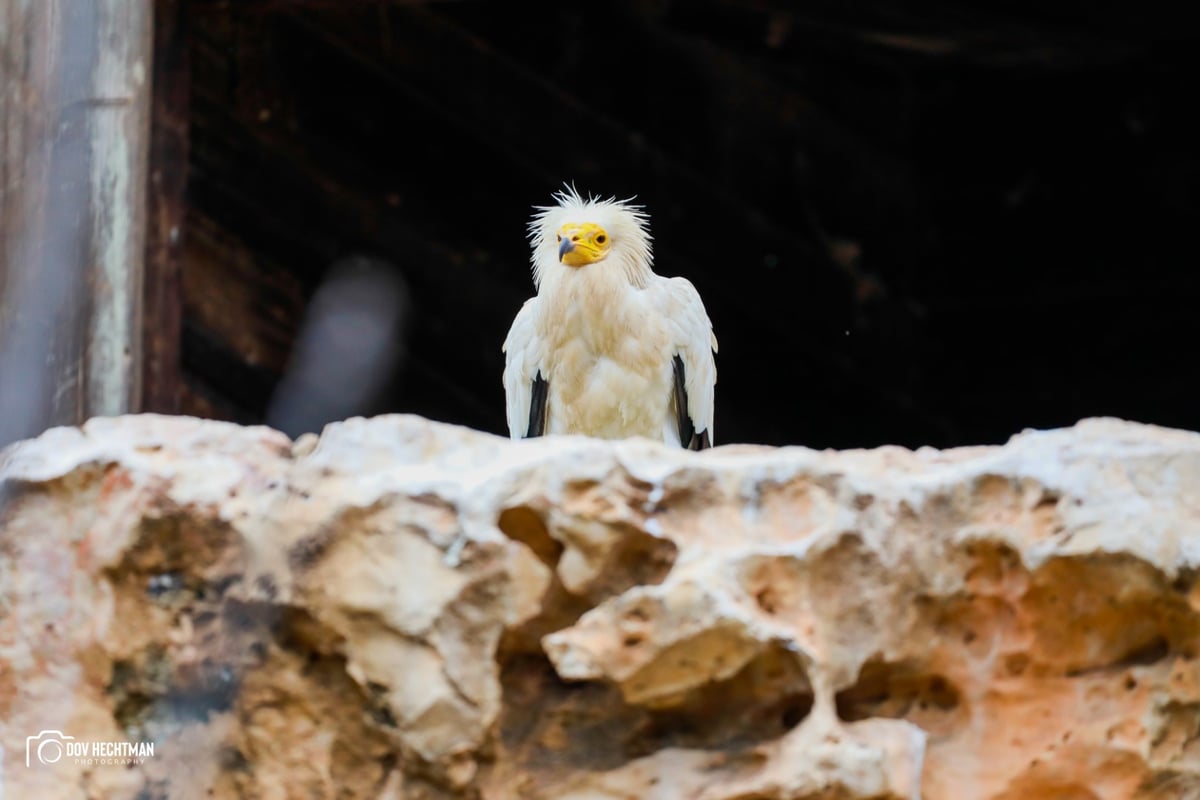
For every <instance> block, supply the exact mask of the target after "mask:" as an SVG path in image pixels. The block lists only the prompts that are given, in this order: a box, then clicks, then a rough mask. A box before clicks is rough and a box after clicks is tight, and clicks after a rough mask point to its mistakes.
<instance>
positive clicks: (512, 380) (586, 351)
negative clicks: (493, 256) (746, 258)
mask: <svg viewBox="0 0 1200 800" xmlns="http://www.w3.org/2000/svg"><path fill="white" fill-rule="evenodd" d="M554 199H555V200H556V201H557V205H553V206H547V207H543V208H539V209H538V213H536V214H535V215H534V217H533V220H532V222H531V223H530V226H529V227H530V238H531V240H532V244H533V276H534V284H535V286H536V287H537V295H536V296H535V297H533V298H531V299H530V300H528V301H526V303H525V304H524V305H523V306H522V307H521V310H520V311H519V312H518V313H517V317H516V319H515V320H513V324H512V328H511V329H510V330H509V333H508V338H507V339H506V340H505V342H504V351H505V353H506V364H505V369H504V389H505V393H506V395H507V402H508V429H509V433H510V435H511V436H512V438H514V439H519V438H523V437H525V436H529V435H533V436H536V435H541V434H543V433H554V434H564V433H574V434H583V435H587V436H596V437H600V438H606V439H620V438H626V437H631V436H644V437H648V438H652V439H661V440H663V441H665V442H668V443H672V444H679V445H682V446H684V447H692V448H696V449H698V448H701V447H707V446H709V445H711V444H712V442H713V404H714V387H715V385H716V381H717V370H716V364H715V363H714V358H713V353H714V352H715V351H716V349H717V340H716V338H715V337H714V336H713V333H712V323H711V322H709V319H708V314H707V313H706V312H705V310H704V304H703V303H702V302H701V300H700V295H699V294H698V293H697V292H696V289H695V287H694V286H692V284H691V282H689V281H688V280H686V279H684V278H664V277H661V276H659V275H657V274H655V273H654V271H653V269H652V268H651V267H652V262H653V257H652V252H651V246H650V232H649V230H648V227H649V220H648V218H647V216H646V214H645V213H644V212H643V211H642V209H641V208H640V207H639V206H634V205H630V204H629V203H628V202H627V201H619V200H616V199H609V200H597V199H594V198H588V199H583V198H581V197H580V196H579V194H578V193H577V192H575V191H574V189H567V190H565V191H562V192H559V193H557V194H555V195H554ZM539 403H544V405H541V406H539ZM680 407H683V411H684V413H682V414H680V413H679V411H680ZM531 412H532V413H531Z"/></svg>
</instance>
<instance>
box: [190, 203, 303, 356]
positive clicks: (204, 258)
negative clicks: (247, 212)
mask: <svg viewBox="0 0 1200 800" xmlns="http://www.w3.org/2000/svg"><path fill="white" fill-rule="evenodd" d="M183 287H184V288H183V297H184V315H185V317H186V318H187V320H188V321H189V323H191V324H194V325H196V326H197V327H199V328H202V329H204V330H206V331H209V332H210V333H211V334H212V335H213V336H214V337H215V338H216V339H217V340H219V341H221V342H222V343H223V345H224V347H225V348H226V349H228V350H230V351H232V352H233V353H235V354H236V355H237V359H238V360H239V361H240V362H242V363H244V364H247V365H249V366H251V367H256V368H261V369H265V370H267V371H269V372H270V373H273V374H274V375H275V376H276V377H277V378H278V376H280V375H282V374H283V372H284V370H285V369H286V368H287V360H288V355H289V353H290V352H291V347H292V340H293V339H294V338H295V336H296V330H297V327H298V326H299V324H300V319H301V317H302V316H303V314H304V296H303V295H304V291H303V286H302V285H301V283H300V280H299V279H298V278H297V276H296V275H294V274H293V273H291V272H289V271H288V270H286V269H284V268H283V267H282V266H281V265H279V264H276V263H274V262H273V261H271V260H270V259H269V257H267V256H266V255H265V254H263V253H255V252H253V251H252V250H250V248H248V247H247V246H246V245H245V243H244V242H242V241H240V240H239V239H238V238H237V237H235V236H234V235H233V234H232V233H230V232H229V231H228V230H226V229H225V228H223V227H221V226H220V225H218V224H217V223H216V222H215V221H214V220H212V219H211V218H209V217H207V216H205V215H204V214H203V213H202V212H201V211H193V212H192V213H189V214H188V241H187V245H186V247H184V253H183Z"/></svg>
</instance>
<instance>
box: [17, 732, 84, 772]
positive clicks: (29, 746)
mask: <svg viewBox="0 0 1200 800" xmlns="http://www.w3.org/2000/svg"><path fill="white" fill-rule="evenodd" d="M68 740H70V741H72V742H73V741H75V737H74V736H66V735H64V734H63V732H62V731H42V732H41V733H39V734H38V735H37V736H26V737H25V766H27V767H28V766H30V764H31V762H32V760H33V759H35V758H36V759H37V760H38V761H40V762H42V763H43V764H57V763H58V761H59V759H61V758H62V757H63V755H64V754H65V753H66V752H67V747H66V745H65V744H64V742H66V741H68Z"/></svg>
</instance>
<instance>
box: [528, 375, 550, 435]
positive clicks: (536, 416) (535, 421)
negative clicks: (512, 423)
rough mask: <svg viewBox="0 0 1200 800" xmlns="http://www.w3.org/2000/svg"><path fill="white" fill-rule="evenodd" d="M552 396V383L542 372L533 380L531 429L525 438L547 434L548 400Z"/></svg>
mask: <svg viewBox="0 0 1200 800" xmlns="http://www.w3.org/2000/svg"><path fill="white" fill-rule="evenodd" d="M549 395H550V381H548V380H546V379H545V378H543V377H542V372H541V370H538V374H537V375H536V376H535V377H534V379H533V396H532V397H531V398H530V400H529V427H528V428H527V429H526V431H525V438H526V439H532V438H533V437H535V436H543V435H545V433H546V398H547V397H549Z"/></svg>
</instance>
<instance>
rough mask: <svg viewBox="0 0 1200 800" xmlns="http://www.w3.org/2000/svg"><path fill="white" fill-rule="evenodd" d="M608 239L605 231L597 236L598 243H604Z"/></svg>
mask: <svg viewBox="0 0 1200 800" xmlns="http://www.w3.org/2000/svg"><path fill="white" fill-rule="evenodd" d="M607 241H608V237H607V236H605V235H604V234H603V233H602V234H600V235H599V236H597V237H596V244H604V243H605V242H607Z"/></svg>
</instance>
